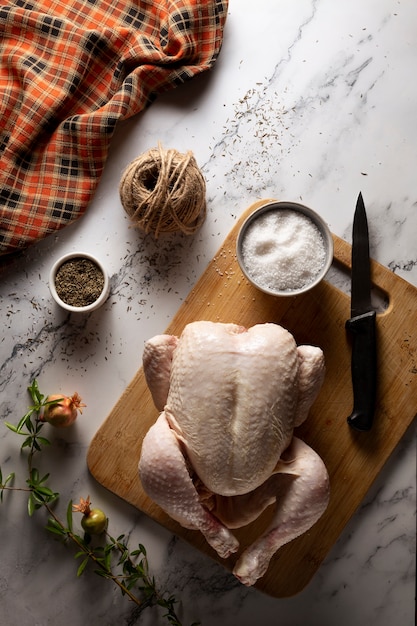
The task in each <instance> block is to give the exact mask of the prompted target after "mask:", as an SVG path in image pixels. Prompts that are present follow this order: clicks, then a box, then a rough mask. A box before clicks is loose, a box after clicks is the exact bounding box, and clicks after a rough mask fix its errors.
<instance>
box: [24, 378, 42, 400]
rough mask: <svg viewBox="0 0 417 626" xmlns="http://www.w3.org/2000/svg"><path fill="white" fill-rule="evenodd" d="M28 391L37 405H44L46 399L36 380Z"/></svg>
mask: <svg viewBox="0 0 417 626" xmlns="http://www.w3.org/2000/svg"><path fill="white" fill-rule="evenodd" d="M28 391H29V393H30V395H31V398H32V401H33V402H35V403H37V404H42V400H43V399H44V396H43V395H42V394H41V392H40V391H39V385H38V381H37V380H36V378H35V379H34V380H33V381H32V383H31V385H30V386H29V387H28Z"/></svg>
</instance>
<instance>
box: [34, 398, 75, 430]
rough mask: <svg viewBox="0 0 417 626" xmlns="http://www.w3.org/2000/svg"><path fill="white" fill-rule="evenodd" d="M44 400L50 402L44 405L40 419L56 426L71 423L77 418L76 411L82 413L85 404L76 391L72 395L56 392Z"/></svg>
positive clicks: (62, 426) (61, 426)
mask: <svg viewBox="0 0 417 626" xmlns="http://www.w3.org/2000/svg"><path fill="white" fill-rule="evenodd" d="M46 401H47V402H50V403H51V404H47V406H45V408H44V411H43V415H42V417H41V420H42V421H43V422H48V423H49V424H51V425H52V426H56V427H57V428H65V427H66V426H70V425H71V424H73V423H74V422H75V420H76V419H77V414H78V411H79V412H80V413H82V408H83V407H85V406H86V405H85V404H83V403H82V401H81V398H80V396H79V395H78V393H77V392H75V393H74V394H73V395H72V396H62V395H58V394H55V395H52V396H48V397H47V398H46Z"/></svg>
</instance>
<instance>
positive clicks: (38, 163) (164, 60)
mask: <svg viewBox="0 0 417 626" xmlns="http://www.w3.org/2000/svg"><path fill="white" fill-rule="evenodd" d="M227 5H228V2H227V0H36V1H33V2H24V1H23V0H17V1H15V2H1V0H0V108H1V113H0V254H6V253H10V252H13V251H16V250H19V249H22V248H24V247H26V246H27V245H29V244H30V243H32V242H34V241H35V240H38V239H40V238H42V237H45V236H46V235H48V234H49V233H51V232H53V231H56V230H57V229H59V228H62V227H63V226H65V225H66V224H68V223H70V222H72V221H74V220H75V219H77V218H78V217H80V216H81V215H82V214H83V213H84V211H85V210H86V208H87V205H88V203H89V201H90V200H91V198H92V196H93V194H94V191H95V189H96V187H97V184H98V182H99V180H100V176H101V174H102V171H103V167H104V165H105V162H106V158H107V154H108V149H109V145H110V141H111V138H112V135H113V133H114V130H115V127H116V124H117V122H118V121H119V120H122V119H127V118H129V117H131V116H133V115H135V114H136V113H138V112H139V111H141V110H143V109H144V108H145V107H146V106H147V105H149V104H150V103H151V102H152V100H153V99H154V98H155V96H156V95H157V94H158V93H161V92H163V91H165V90H167V89H169V88H173V87H175V86H177V85H179V84H181V83H183V82H184V81H186V80H188V79H190V78H192V77H193V76H195V75H196V74H198V73H200V72H203V71H205V70H207V69H209V68H210V67H212V65H213V64H214V62H215V60H216V58H217V56H218V54H219V51H220V47H221V43H222V37H223V28H224V24H225V20H226V14H227Z"/></svg>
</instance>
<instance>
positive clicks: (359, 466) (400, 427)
mask: <svg viewBox="0 0 417 626" xmlns="http://www.w3.org/2000/svg"><path fill="white" fill-rule="evenodd" d="M265 202H266V201H263V202H257V203H256V204H254V205H253V206H251V207H250V208H249V209H248V210H247V211H246V212H245V214H243V215H242V217H241V219H240V220H239V222H238V223H237V224H236V225H235V227H234V228H233V230H232V231H231V233H230V234H229V235H228V237H227V238H226V240H225V242H224V244H223V246H222V247H221V248H220V250H219V251H218V253H217V254H216V256H215V257H214V259H213V260H212V261H211V263H210V264H209V266H208V268H207V269H206V271H205V273H204V274H203V276H202V277H201V279H200V280H199V282H198V283H197V284H196V286H195V287H194V289H192V291H191V292H190V294H189V296H188V297H187V299H186V301H185V302H184V303H183V305H182V306H181V308H180V309H179V311H178V313H177V314H176V316H175V317H174V319H173V321H172V323H171V324H170V325H169V327H168V328H167V329H163V328H161V332H167V333H171V334H175V335H179V334H180V333H181V331H182V329H183V328H184V326H185V325H186V324H187V323H189V322H191V321H195V320H200V319H208V320H212V321H218V322H235V323H239V324H243V325H245V326H251V325H253V324H256V323H263V322H275V323H279V324H281V325H282V326H284V327H286V328H287V329H288V330H290V331H291V332H292V333H293V334H294V336H295V339H296V341H297V342H298V343H299V344H301V343H311V344H315V345H318V346H320V347H321V348H322V349H323V351H324V354H325V358H326V365H327V373H326V378H325V381H324V384H323V387H322V389H321V392H320V394H319V397H318V398H317V400H316V402H315V404H314V406H313V407H312V409H311V412H310V415H309V418H308V419H307V421H306V422H305V423H304V424H303V425H302V427H300V428H299V429H298V430H297V435H298V436H299V437H301V438H302V439H304V440H305V441H306V442H307V443H308V444H309V445H311V446H312V447H313V449H314V450H316V451H317V452H318V453H319V454H320V456H321V457H322V458H323V460H324V461H325V463H326V466H327V468H328V471H329V474H330V482H331V498H330V503H329V506H328V509H327V511H326V512H325V514H324V515H323V517H322V518H321V519H320V520H319V521H318V522H317V523H316V524H315V526H313V528H312V529H311V530H310V531H309V532H307V533H305V534H304V535H303V536H301V537H299V538H298V539H296V540H294V541H292V542H291V543H289V544H287V545H286V546H284V547H283V548H281V550H280V551H279V552H278V553H277V554H276V555H275V557H274V558H273V560H272V561H271V564H270V567H269V569H268V572H267V573H266V574H265V576H264V577H263V578H262V579H261V580H259V581H258V583H257V584H256V587H257V588H258V589H259V590H261V591H263V592H265V593H267V594H269V595H272V596H275V597H288V596H292V595H294V594H296V593H298V592H299V591H301V590H302V589H303V588H304V587H305V585H307V583H308V582H309V581H310V580H311V578H312V576H313V575H314V574H315V572H316V571H317V569H318V568H319V566H320V564H321V562H322V561H323V559H324V558H325V556H326V554H327V553H328V552H329V550H330V548H331V547H332V546H333V545H334V543H335V542H336V540H337V538H338V537H339V535H340V533H341V532H342V530H343V528H344V526H345V525H346V523H347V522H348V520H349V519H350V517H351V516H352V515H353V513H354V512H355V510H356V509H357V507H358V506H359V504H360V503H361V501H362V499H363V498H364V496H365V494H366V492H367V491H368V489H369V487H370V486H371V484H372V482H373V481H374V479H375V478H376V476H377V475H378V473H379V471H380V470H381V468H382V466H383V464H384V463H385V461H386V460H387V459H388V457H389V456H390V454H391V453H392V451H393V450H394V448H395V446H396V445H397V443H398V442H399V440H400V439H401V437H402V435H403V434H404V433H405V431H406V429H407V427H408V426H409V424H410V423H411V422H412V420H413V418H414V416H415V415H416V413H417V342H416V339H415V333H416V329H417V289H416V288H414V287H413V286H412V285H410V284H409V283H407V282H406V281H404V280H402V279H401V278H399V277H398V276H395V275H394V274H393V273H392V272H390V271H389V270H388V269H386V268H385V267H383V266H382V265H380V264H378V263H376V262H374V261H372V269H371V271H372V281H373V284H374V285H375V286H377V287H378V288H379V289H380V290H381V291H382V292H383V294H385V296H386V297H387V299H388V300H389V305H388V307H387V308H386V310H385V311H384V312H383V313H381V314H378V316H377V337H378V362H379V377H378V402H377V410H376V416H375V422H374V427H373V429H372V430H371V431H370V432H368V433H359V432H355V431H353V430H352V429H351V428H349V426H348V425H347V423H346V417H347V415H348V414H349V413H350V411H351V408H352V391H351V378H350V357H351V347H350V343H349V338H348V337H347V334H346V331H345V320H347V319H348V318H349V317H350V300H349V297H348V296H347V295H346V294H345V293H343V292H342V291H340V290H339V289H337V288H336V287H335V286H333V285H332V284H330V283H329V282H327V281H323V282H322V283H320V284H319V285H318V286H317V287H315V288H314V289H313V290H312V291H310V292H309V293H307V294H305V295H303V296H298V297H289V298H276V297H272V296H269V295H267V294H264V293H262V292H260V291H258V290H256V289H255V288H253V287H252V286H251V285H250V284H249V283H248V282H247V281H246V280H245V279H244V277H243V275H242V273H241V271H240V270H239V266H238V264H237V261H236V257H235V241H236V236H237V232H238V230H239V227H240V224H241V223H242V221H243V220H244V218H245V217H246V216H247V215H248V214H249V213H250V212H252V211H253V210H254V209H256V208H257V207H258V206H261V205H262V204H264V203H265ZM334 244H335V263H336V264H340V265H341V266H342V267H344V268H345V270H346V269H347V270H349V268H350V255H351V247H350V245H349V244H348V243H346V242H345V241H343V240H342V239H340V238H338V237H336V236H334ZM157 415H158V413H157V411H156V409H155V408H154V406H153V404H152V401H151V397H150V394H149V391H148V389H147V386H146V383H145V380H144V376H143V372H142V369H140V370H139V371H138V372H137V374H136V376H135V377H134V378H133V380H132V382H131V383H130V385H129V386H128V387H127V389H126V390H125V392H124V393H123V395H122V396H121V398H120V400H119V401H118V402H117V404H116V406H115V407H114V408H113V410H112V411H111V413H110V415H109V416H108V417H107V419H106V420H105V421H104V423H103V425H102V426H101V428H100V429H99V431H98V432H97V434H96V435H95V437H94V438H93V440H92V442H91V445H90V448H89V451H88V458H87V461H88V467H89V469H90V471H91V473H92V475H93V476H94V477H95V478H96V480H97V481H98V482H99V483H100V484H102V485H103V486H104V487H106V488H107V489H109V490H110V491H112V492H114V493H115V494H117V495H118V496H120V497H121V498H123V500H125V501H127V502H129V503H130V504H132V505H133V506H135V507H137V508H138V509H140V510H141V511H143V512H145V513H146V514H148V515H149V516H150V517H151V518H153V519H154V520H156V521H157V522H159V523H160V524H162V525H163V526H165V527H166V528H167V529H169V530H170V531H173V532H174V533H176V534H177V535H179V536H180V537H182V538H183V539H185V540H186V541H188V542H189V543H191V544H192V545H193V546H195V547H196V548H198V549H199V550H201V551H203V552H204V553H206V554H208V555H210V556H211V557H212V558H214V559H217V560H218V561H220V562H221V563H223V564H224V566H225V567H226V568H227V569H230V570H231V569H232V568H233V564H234V562H235V561H236V558H237V555H234V556H233V557H230V558H229V559H227V560H222V559H220V558H219V557H217V555H216V554H215V552H214V551H213V550H212V549H211V548H210V547H209V546H208V545H207V543H206V542H205V540H204V538H203V537H202V535H201V534H200V533H199V532H196V531H190V530H186V529H184V528H182V527H181V526H179V525H178V524H177V523H176V522H174V521H173V520H172V519H170V518H169V517H168V516H167V515H166V514H165V513H164V512H163V511H162V510H161V509H160V508H159V507H158V506H157V505H155V504H154V503H153V502H151V501H150V500H149V498H148V497H147V496H146V494H145V493H144V491H143V489H142V486H141V483H140V480H139V477H138V472H137V465H138V461H139V456H140V451H141V443H142V440H143V437H144V435H145V434H146V432H147V431H148V429H149V427H150V426H151V424H152V423H153V422H154V421H155V419H156V418H157ZM269 515H270V511H266V512H265V513H264V514H263V516H261V517H260V518H259V519H258V520H256V521H255V522H253V523H252V524H251V525H250V526H247V527H246V528H244V529H240V530H239V531H236V535H237V536H238V538H239V539H240V541H241V546H242V547H244V546H245V545H247V544H248V543H251V542H252V540H253V539H254V537H256V536H257V535H258V534H259V532H260V530H261V529H262V528H264V526H265V524H266V521H267V518H268V516H269Z"/></svg>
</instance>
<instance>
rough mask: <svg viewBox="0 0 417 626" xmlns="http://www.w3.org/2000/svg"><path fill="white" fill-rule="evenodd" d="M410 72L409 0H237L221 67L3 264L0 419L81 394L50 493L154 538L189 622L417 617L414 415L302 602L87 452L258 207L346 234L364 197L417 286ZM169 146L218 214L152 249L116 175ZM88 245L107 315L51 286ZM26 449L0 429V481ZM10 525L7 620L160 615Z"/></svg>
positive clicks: (134, 123)
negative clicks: (156, 343)
mask: <svg viewBox="0 0 417 626" xmlns="http://www.w3.org/2000/svg"><path fill="white" fill-rule="evenodd" d="M416 63H417V5H416V4H415V3H414V2H411V0H396V1H395V2H392V1H389V0H350V2H345V3H340V2H334V1H332V0H298V1H297V2H294V1H293V0H257V1H256V2H253V0H230V6H229V16H228V22H227V25H226V31H225V38H224V45H223V49H222V52H221V55H220V57H219V59H218V61H217V63H216V65H215V67H214V70H213V71H212V72H211V73H210V74H209V75H204V76H201V77H199V78H197V79H195V80H194V81H192V82H190V83H188V84H186V85H184V86H182V87H180V88H178V89H177V90H174V91H172V92H170V93H169V94H167V95H166V96H164V97H161V98H159V99H158V100H157V101H156V102H155V103H154V104H152V106H151V107H150V108H149V109H148V110H147V111H146V112H144V113H143V114H141V115H139V116H137V117H136V118H134V119H133V120H130V121H129V122H127V123H124V124H123V125H121V126H120V128H119V129H118V131H117V133H116V136H115V139H114V142H113V144H112V149H111V154H110V158H109V161H108V164H107V167H106V169H105V172H104V175H103V178H102V181H101V183H100V186H99V189H98V191H97V193H96V196H95V198H94V201H93V202H92V204H91V206H90V207H89V209H88V211H87V213H86V215H85V216H84V217H83V218H82V219H80V220H79V221H78V222H77V223H75V224H73V225H71V226H69V227H67V228H65V229H64V230H63V231H61V232H60V233H59V234H57V235H54V236H52V237H49V238H47V239H46V240H44V241H43V242H41V243H39V244H37V245H35V246H32V247H31V248H29V249H28V250H26V251H25V252H24V253H23V254H22V255H21V256H20V257H19V258H16V259H15V260H13V261H11V262H9V263H7V265H6V266H5V267H3V268H2V271H1V284H0V298H1V299H0V315H1V326H2V329H3V332H2V338H1V343H0V345H1V358H0V363H1V377H0V389H1V396H0V403H1V418H2V420H8V421H11V422H14V423H16V422H17V421H18V419H19V418H20V417H21V416H22V415H23V413H24V412H25V410H26V407H27V405H28V402H29V397H28V395H27V393H26V388H27V386H28V385H29V384H30V382H31V380H32V379H33V378H37V379H38V381H39V385H40V387H41V390H43V391H44V392H45V393H53V392H54V391H57V392H60V393H61V392H68V393H72V392H73V391H74V390H77V391H78V392H79V393H80V395H81V396H82V397H83V399H84V400H85V402H86V404H87V409H86V410H85V411H84V413H83V415H82V416H81V417H79V419H78V420H77V424H76V426H75V427H74V428H71V429H66V430H65V431H63V432H59V433H57V434H56V435H55V436H53V442H54V446H53V448H52V449H51V451H50V452H48V459H47V465H48V471H50V472H51V480H52V482H53V487H54V488H55V489H57V490H59V491H60V493H61V499H62V501H63V502H67V501H68V500H69V499H70V498H73V499H74V500H76V499H78V498H79V497H80V496H82V497H86V495H87V494H90V495H91V498H92V500H93V504H95V505H97V506H101V507H102V508H103V509H104V510H105V511H106V513H107V515H108V516H109V518H110V523H111V527H112V529H113V530H112V532H113V534H114V535H115V534H121V533H126V534H127V535H129V537H130V541H131V542H132V545H133V544H137V542H138V541H140V542H142V543H143V544H145V546H146V547H147V550H148V555H149V560H150V564H151V569H152V572H153V573H154V575H155V576H156V578H157V580H158V583H159V585H160V587H161V589H163V590H164V589H165V590H168V591H169V592H170V593H172V594H174V595H175V596H176V597H177V599H178V600H179V605H178V614H179V616H180V617H181V619H182V620H183V623H184V624H190V623H191V622H192V621H201V622H202V624H203V625H204V626H214V625H217V624H218V623H221V624H222V625H223V626H234V625H235V624H239V625H240V626H250V625H252V624H254V623H256V624H259V626H269V625H270V624H275V623H279V624H280V626H292V625H295V624H301V623H305V624H308V625H309V626H315V625H319V624H320V626H333V625H334V624H336V623H337V624H338V626H351V625H352V624H358V625H361V624H367V625H368V626H372V625H375V626H376V625H378V626H392V624H395V623H398V624H401V625H402V626H411V625H412V624H414V615H415V613H414V611H415V547H416V546H415V530H416V425H415V423H414V424H413V425H412V427H411V428H410V429H409V430H408V432H407V433H406V435H405V437H404V438H403V440H402V441H401V442H400V444H399V445H398V448H397V449H396V451H395V452H394V454H393V455H392V457H391V458H390V459H389V461H388V462H387V464H386V465H385V467H384V469H383V471H382V472H381V474H380V475H379V477H378V479H377V480H376V482H375V483H374V485H373V487H372V488H371V490H370V492H369V494H368V495H367V497H366V499H365V501H364V503H363V505H362V506H361V507H360V508H359V510H358V511H357V512H356V514H355V515H354V516H353V518H352V519H351V521H350V522H349V523H348V525H347V526H346V528H345V529H344V531H343V533H342V534H341V536H340V539H339V540H338V542H337V543H336V545H335V546H334V548H333V549H332V550H331V552H330V553H329V555H328V556H327V558H326V560H325V562H324V563H323V564H322V566H321V568H320V569H319V571H318V573H317V575H316V576H315V577H314V578H313V580H312V581H311V583H310V584H309V585H308V587H307V588H306V589H305V590H304V591H302V592H301V593H300V594H299V595H297V596H296V597H293V598H289V599H274V598H270V597H268V596H266V595H263V594H261V593H259V592H258V591H256V590H254V589H247V588H245V587H243V586H242V585H240V583H239V582H238V581H237V580H235V579H234V578H233V577H232V576H231V575H230V574H229V573H227V572H226V571H225V570H224V569H223V568H222V566H221V565H219V564H217V563H215V562H214V561H212V560H211V559H209V558H208V557H206V556H203V555H201V554H200V553H199V552H197V551H196V550H195V549H194V548H192V547H191V546H188V545H186V544H184V543H183V542H182V541H180V540H178V539H176V538H175V537H173V536H172V535H171V534H170V533H168V532H167V531H165V530H164V529H163V528H160V527H159V526H157V525H156V524H155V523H153V522H152V521H151V520H150V519H148V518H147V517H146V516H145V515H143V514H141V513H139V512H138V511H136V510H134V509H133V508H132V507H131V506H129V505H127V504H125V503H124V502H122V501H120V500H119V499H118V498H117V497H116V496H113V495H112V494H110V493H108V492H107V491H106V490H105V489H103V488H102V487H100V485H98V484H97V483H96V482H95V480H94V479H93V478H92V477H91V476H90V475H89V472H88V469H87V466H86V453H87V449H88V446H89V443H90V441H91V439H92V437H93V436H94V434H95V432H96V431H97V430H98V428H99V427H100V425H101V424H102V422H103V420H104V419H105V417H106V416H107V414H108V412H109V411H110V409H111V408H112V407H113V406H114V404H115V403H116V401H117V400H118V398H119V396H120V395H121V393H122V392H123V390H124V389H125V387H126V386H127V384H128V383H129V382H130V380H131V379H132V377H133V375H134V374H135V373H136V371H137V369H138V367H139V366H140V362H141V352H142V347H143V342H144V340H145V339H147V338H148V337H150V336H152V335H153V334H155V333H158V332H161V331H163V330H164V329H165V328H166V326H167V325H168V323H169V321H170V320H171V318H172V317H173V315H174V314H175V312H176V311H177V309H178V308H179V306H180V305H181V303H182V302H183V300H184V299H185V297H186V296H187V294H188V292H189V291H190V290H191V288H192V286H193V285H194V284H195V282H196V281H197V279H198V277H199V276H200V275H201V274H202V273H203V271H204V270H205V268H206V267H207V264H208V263H209V261H210V259H211V258H212V257H213V255H214V254H215V252H216V251H217V249H218V248H219V246H220V245H221V243H222V241H223V239H224V238H225V236H226V235H227V233H228V232H229V231H230V229H231V227H232V226H233V224H234V223H235V221H236V219H237V218H238V216H239V215H240V214H241V213H242V212H243V211H244V210H245V209H246V208H247V206H249V205H250V204H252V203H253V202H254V201H256V200H258V199H261V198H271V197H273V198H279V199H285V200H292V201H302V202H304V203H305V204H307V205H309V206H311V207H312V208H313V209H315V210H316V211H318V212H319V213H320V214H321V215H322V216H323V217H324V218H325V219H326V220H327V222H328V223H329V225H330V227H331V229H332V231H333V232H334V233H336V234H337V235H339V236H340V237H343V238H344V239H346V240H348V241H350V239H351V227H352V217H353V210H354V205H355V201H356V197H357V195H358V192H359V191H360V190H361V191H362V193H363V195H364V198H365V202H366V206H367V212H368V219H369V223H370V233H371V254H372V256H373V257H374V258H376V259H377V260H378V261H379V262H381V263H382V264H383V265H385V266H387V267H389V268H390V269H391V270H392V271H393V272H395V273H396V274H398V275H399V276H401V277H403V278H404V279H405V280H407V281H409V282H410V283H412V284H414V285H416V286H417V249H416V245H415V241H416V233H417V208H416V207H417V187H416V164H417V120H416V115H417V114H416V110H417V82H416V80H415V76H414V75H415V67H416ZM158 141H161V142H162V144H163V146H164V147H166V148H168V147H172V148H176V149H177V150H179V151H187V150H192V151H193V152H194V154H195V157H196V159H197V162H198V164H199V166H200V168H201V170H202V172H203V174H204V176H205V178H206V182H207V201H208V215H207V219H206V222H205V224H204V226H203V227H202V229H201V230H200V231H199V233H198V234H197V235H195V236H193V237H186V236H174V237H170V238H167V237H165V238H162V239H161V240H160V241H159V242H158V243H155V242H153V241H152V239H151V238H150V237H144V236H142V235H141V234H140V233H138V232H136V231H135V230H133V229H131V228H130V227H129V222H128V219H127V217H126V214H125V213H124V211H123V209H122V207H121V204H120V200H119V195H118V184H119V180H120V177H121V173H122V171H123V169H124V168H125V167H126V165H127V164H128V163H129V162H130V161H131V160H133V159H134V158H135V157H136V156H138V155H139V154H140V153H142V152H144V151H146V150H148V149H149V148H151V147H154V146H156V145H157V143H158ZM75 249H84V250H86V251H90V252H93V253H96V254H98V255H99V256H100V257H101V258H102V259H103V260H104V261H105V263H106V264H107V266H108V268H109V271H110V274H111V295H110V297H109V299H108V301H107V303H106V304H105V306H104V307H103V308H102V309H100V310H99V311H97V312H94V313H92V314H90V315H88V316H87V317H81V318H78V317H77V316H74V315H72V314H67V313H65V312H64V311H62V310H60V309H58V308H57V307H56V306H55V305H54V304H53V303H52V302H51V298H50V294H49V290H48V273H49V269H50V267H51V264H52V262H53V261H54V260H55V259H56V258H57V257H58V256H59V255H61V254H62V253H65V252H67V251H72V250H75ZM399 417H400V416H399ZM20 443H21V442H20V440H18V439H17V437H16V435H13V433H11V432H10V431H8V430H7V429H6V428H5V427H4V425H2V428H1V430H0V467H1V468H2V470H3V474H6V473H8V472H9V471H15V472H16V475H17V477H18V476H21V477H22V478H24V477H25V459H24V457H23V456H22V455H20V453H19V445H20ZM16 480H17V479H16ZM0 520H1V528H2V539H3V541H2V548H1V553H2V554H1V563H2V565H1V569H0V607H1V615H2V617H1V622H2V624H5V625H7V626H14V625H17V624H19V626H29V625H31V626H33V625H35V624H36V625H39V626H45V625H47V624H54V626H61V625H62V626H66V625H67V624H73V623H75V624H93V625H98V624H100V626H114V624H118V625H119V626H121V625H123V624H126V625H128V624H130V625H133V624H153V625H156V624H163V623H166V622H165V620H164V619H163V618H162V617H161V614H160V613H158V612H157V611H156V610H153V609H152V610H145V611H144V612H143V613H142V614H141V615H140V614H139V612H138V611H137V610H136V609H135V607H134V606H133V605H132V604H131V603H130V602H129V601H128V600H127V599H126V598H124V597H122V595H121V594H120V592H119V591H118V590H117V589H114V588H113V587H112V585H111V583H109V582H107V581H105V580H102V579H100V578H98V577H97V576H95V575H94V574H92V573H90V574H88V573H87V574H85V575H84V577H82V578H80V579H77V578H76V575H75V574H76V567H77V563H76V561H75V560H74V558H73V551H72V550H71V549H70V548H66V547H63V546H61V545H60V544H58V543H56V542H55V541H54V540H53V539H52V538H51V536H50V535H49V534H48V533H47V532H46V531H45V530H44V524H45V521H46V520H45V518H44V515H43V512H39V513H38V514H37V515H36V516H35V517H34V518H33V519H29V518H28V516H27V513H26V499H25V498H24V497H22V496H21V494H19V493H13V494H6V495H5V498H4V502H3V504H2V505H0Z"/></svg>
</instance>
